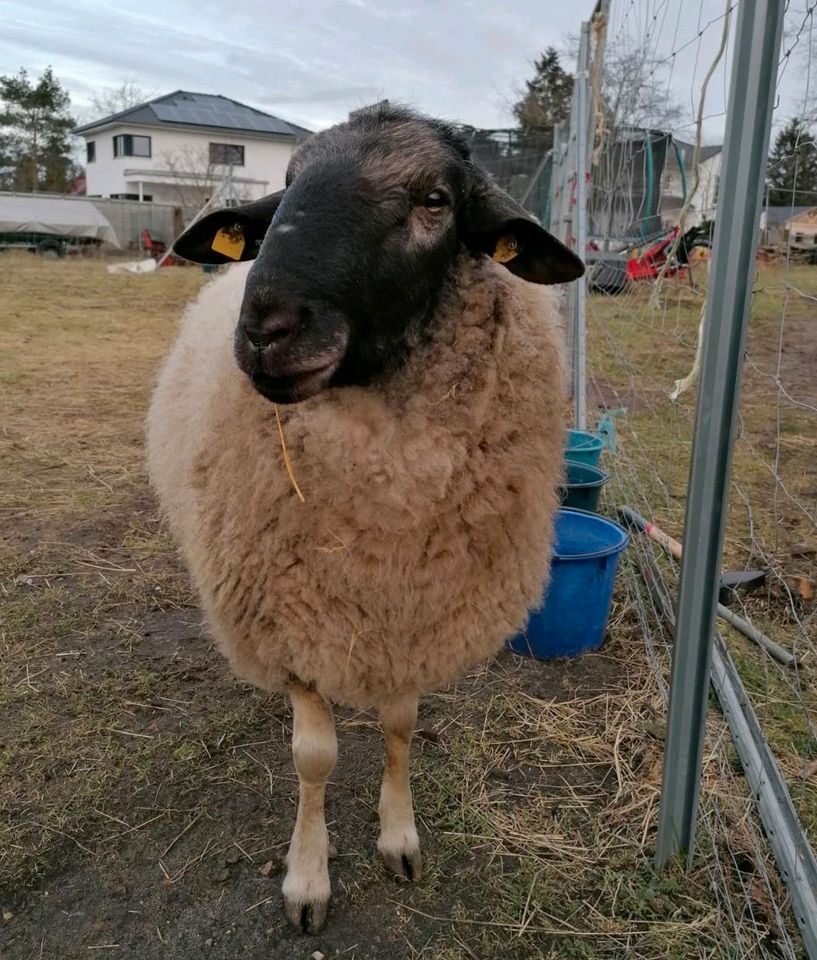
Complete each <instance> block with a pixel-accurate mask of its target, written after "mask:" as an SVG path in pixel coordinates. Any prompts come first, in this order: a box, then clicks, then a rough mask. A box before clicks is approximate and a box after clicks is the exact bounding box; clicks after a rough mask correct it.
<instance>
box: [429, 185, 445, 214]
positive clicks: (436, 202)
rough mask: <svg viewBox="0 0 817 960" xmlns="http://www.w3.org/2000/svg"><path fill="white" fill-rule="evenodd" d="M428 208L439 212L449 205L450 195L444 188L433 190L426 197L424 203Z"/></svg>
mask: <svg viewBox="0 0 817 960" xmlns="http://www.w3.org/2000/svg"><path fill="white" fill-rule="evenodd" d="M423 205H424V206H425V208H426V210H433V211H434V212H437V211H439V210H442V209H443V208H444V207H447V206H448V197H447V196H446V195H445V194H444V193H443V192H442V190H433V191H432V192H431V193H430V194H429V195H428V196H427V197H426V198H425V201H424V204H423Z"/></svg>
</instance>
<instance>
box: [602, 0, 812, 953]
mask: <svg viewBox="0 0 817 960" xmlns="http://www.w3.org/2000/svg"><path fill="white" fill-rule="evenodd" d="M815 6H816V5H815V4H812V3H808V4H806V3H802V4H800V5H799V6H797V5H796V4H794V3H792V4H790V6H789V9H788V10H787V30H786V40H785V42H784V52H783V54H782V56H781V61H780V69H779V74H780V78H781V79H782V78H783V77H785V76H786V75H787V73H791V72H792V71H793V70H794V69H797V70H798V71H799V75H800V76H801V77H802V80H803V82H802V83H801V84H799V89H798V90H797V92H796V96H793V95H792V92H791V89H792V87H791V84H788V85H784V84H782V83H781V80H779V88H778V94H779V96H778V103H777V111H776V115H775V129H774V130H773V133H772V139H773V140H774V137H775V132H776V131H777V130H778V129H779V128H780V127H782V126H783V124H784V123H785V122H786V121H787V120H788V119H789V118H790V117H792V116H795V117H798V118H802V119H803V121H804V122H803V124H802V126H801V129H802V130H803V131H807V130H808V128H809V122H808V121H809V119H810V118H811V119H812V120H813V117H814V113H813V104H814V87H815V82H817V77H815V71H814V63H813V59H814V56H815V53H816V52H817V47H816V45H815V42H814V40H815V25H814V23H813V20H814V13H815ZM736 7H737V3H735V2H722V3H717V2H714V0H713V2H708V0H698V2H697V3H696V4H682V3H681V0H613V2H612V3H611V4H610V6H609V10H608V11H607V22H606V24H605V35H606V38H605V39H604V47H605V48H604V69H603V71H602V72H601V74H600V76H599V77H598V78H596V80H595V83H596V84H597V86H598V89H597V90H595V91H592V93H593V95H594V96H597V98H598V99H599V101H600V102H601V103H602V104H603V105H604V117H603V120H604V122H603V124H600V125H598V126H597V129H596V141H595V147H594V164H593V169H592V177H591V193H590V199H589V234H590V236H589V249H588V251H587V259H588V263H589V289H590V291H591V295H590V297H589V298H588V303H587V326H588V331H587V350H588V357H587V370H588V411H589V416H590V422H591V428H592V425H593V422H594V420H593V418H594V417H596V418H598V417H600V416H601V415H602V414H603V413H605V412H607V411H609V410H612V409H621V410H623V411H626V412H625V413H623V414H622V415H621V416H620V417H619V418H617V421H616V423H617V427H618V449H617V451H616V453H615V455H614V456H610V455H609V454H608V459H607V464H608V466H609V469H610V472H611V474H612V478H611V483H610V485H609V487H608V488H607V490H606V493H605V509H606V512H607V513H608V514H613V513H614V512H615V510H616V508H617V507H618V506H620V505H627V506H629V507H631V508H633V509H635V510H636V511H638V513H640V514H642V515H643V516H644V517H646V518H647V519H648V520H650V521H653V522H655V523H657V524H658V525H659V526H660V527H661V528H663V529H664V530H666V531H667V532H668V533H669V534H671V535H672V536H674V537H676V538H677V539H679V540H680V539H682V535H683V522H684V509H685V500H686V487H687V480H688V474H689V465H690V454H691V445H692V434H693V421H694V415H695V405H694V401H695V392H696V390H695V381H696V377H695V370H696V353H697V345H698V337H699V325H700V322H701V318H702V316H703V307H704V304H705V302H706V297H707V292H708V269H707V268H708V262H709V252H710V245H711V236H712V222H713V221H714V219H715V217H716V216H717V192H718V186H719V171H720V156H721V152H720V139H719V136H720V131H721V130H722V124H723V116H724V113H725V104H726V99H727V98H726V88H727V83H728V77H729V63H730V57H731V51H730V46H729V39H730V33H729V31H730V27H731V25H732V23H733V21H734V11H735V8H736ZM591 82H592V80H591ZM804 142H805V140H804ZM799 155H800V154H799V153H797V152H795V154H794V156H793V158H792V159H793V161H794V162H795V163H796V159H797V157H798V156H799ZM796 191H797V183H796V170H795V181H794V182H793V183H792V185H791V197H790V202H787V203H786V204H785V209H779V207H780V205H778V209H776V208H775V207H774V206H773V205H771V204H769V203H768V201H767V203H766V210H765V216H764V219H763V233H762V240H763V244H764V245H763V247H762V249H761V255H760V256H759V257H758V264H757V273H756V276H755V278H754V286H753V306H752V319H751V324H750V329H749V339H748V345H747V350H746V355H745V364H744V369H743V375H742V402H741V408H740V417H739V424H738V430H737V434H736V437H735V452H734V466H733V472H732V484H731V495H730V503H729V514H728V521H727V537H726V545H725V551H724V557H723V567H724V569H725V570H730V571H731V570H740V571H746V570H761V571H765V572H766V578H765V582H763V583H761V584H760V585H759V586H758V587H757V589H755V590H754V591H753V592H750V593H749V592H747V593H744V592H735V591H731V592H729V594H728V595H726V596H725V599H728V603H729V606H730V607H731V609H732V610H733V611H734V612H736V613H738V614H740V615H741V616H742V617H744V618H745V619H746V620H748V621H750V622H751V623H752V624H753V625H754V626H755V627H757V628H759V629H760V630H761V631H762V632H763V633H765V634H766V635H768V637H770V638H771V639H772V640H773V641H775V642H776V643H778V644H780V645H781V646H782V647H784V648H785V649H787V650H788V651H790V652H791V653H792V654H793V655H794V657H795V662H794V664H793V666H784V665H782V664H781V663H779V662H777V661H776V660H775V659H774V658H773V657H772V656H770V654H769V653H767V652H766V651H765V650H764V649H763V648H761V647H759V646H758V645H756V644H755V643H753V642H752V641H750V640H749V639H747V638H746V637H744V636H743V635H742V634H740V633H738V632H737V631H735V630H734V629H733V628H731V627H730V626H728V625H727V624H726V623H725V622H723V621H721V620H719V621H718V627H719V630H720V631H721V633H722V636H723V638H724V640H725V642H726V645H727V648H728V649H729V651H730V653H731V655H732V657H733V659H734V661H735V663H736V665H737V667H738V671H739V673H740V676H741V679H742V681H743V684H744V686H745V687H746V689H747V691H748V693H749V696H750V699H751V702H752V704H753V706H754V709H755V711H756V713H757V715H758V717H759V719H760V721H761V724H762V727H763V732H764V735H765V736H766V738H767V739H768V742H769V744H770V746H771V749H772V751H773V753H774V756H775V758H776V760H777V761H778V763H779V764H780V766H781V768H782V770H783V772H784V774H785V776H786V781H787V785H788V788H789V791H790V793H791V796H792V799H793V802H794V805H795V808H796V810H797V813H798V815H799V818H800V820H801V822H802V824H803V827H804V830H805V833H806V836H807V837H808V838H809V840H810V842H811V844H812V845H813V846H814V845H817V600H815V597H816V596H817V253H815V252H814V251H817V246H815V238H817V213H816V212H812V213H811V214H810V215H809V214H808V213H807V212H806V213H802V212H798V211H799V208H798V207H796V205H795V202H794V201H795V194H796ZM815 203H817V197H815ZM798 216H799V217H800V219H799V220H798V219H797V217H798ZM672 396H674V397H675V399H671V397H672ZM677 575H678V566H677V564H676V562H675V560H673V559H671V558H669V557H667V556H666V555H665V554H664V553H663V552H662V551H661V549H660V548H659V547H657V546H656V545H655V544H654V543H653V542H652V541H651V540H648V539H647V538H645V537H644V536H642V535H638V534H634V535H633V539H632V545H631V548H630V551H629V555H628V557H627V559H626V560H625V562H624V568H623V575H622V578H621V582H622V584H623V587H622V589H623V592H624V597H623V600H624V603H625V606H626V608H627V610H628V611H629V615H630V616H631V617H632V618H634V620H635V621H636V622H637V623H638V625H639V628H640V633H641V634H642V635H643V637H644V643H645V648H646V652H647V655H648V657H649V659H650V661H651V663H652V664H653V667H654V677H655V684H656V688H657V690H658V691H659V692H660V694H661V696H662V697H663V699H664V701H666V699H667V696H668V677H669V665H670V658H671V647H672V629H671V625H670V622H669V621H670V619H671V615H672V610H671V598H672V597H674V595H675V593H676V590H677ZM645 577H646V579H647V580H650V578H652V582H653V589H652V590H650V589H648V587H647V585H646V583H645ZM653 826H654V825H653ZM698 859H699V861H700V862H701V866H702V869H704V870H705V871H706V872H707V873H708V875H709V877H710V882H711V889H712V895H713V901H714V902H715V904H716V906H717V910H718V923H717V927H718V928H719V929H720V931H721V936H722V941H723V951H722V954H719V955H723V956H730V957H731V956H736V957H737V956H740V957H758V958H761V957H763V958H766V957H785V958H789V957H792V958H793V957H799V956H803V953H802V950H803V947H802V943H801V941H800V938H799V935H798V933H797V929H796V925H795V923H794V921H793V918H792V916H791V911H790V909H789V903H788V897H787V893H786V888H785V886H784V884H783V883H782V881H781V878H780V875H779V873H778V870H777V868H776V865H775V863H774V861H773V859H772V857H771V854H770V851H769V848H768V844H767V841H766V838H765V837H764V835H763V830H762V828H761V826H760V823H759V820H758V818H757V816H756V811H755V801H754V799H753V798H752V797H751V796H750V794H749V792H748V791H747V788H746V785H745V781H744V779H743V776H742V773H741V769H740V765H739V763H738V762H737V759H736V755H735V752H734V748H733V746H732V743H731V739H730V736H729V733H728V729H727V728H726V725H725V722H724V721H723V719H722V718H721V716H720V714H719V712H718V711H717V710H711V711H710V720H709V727H708V739H707V745H706V760H705V769H704V787H703V792H702V800H701V823H700V829H699V840H698Z"/></svg>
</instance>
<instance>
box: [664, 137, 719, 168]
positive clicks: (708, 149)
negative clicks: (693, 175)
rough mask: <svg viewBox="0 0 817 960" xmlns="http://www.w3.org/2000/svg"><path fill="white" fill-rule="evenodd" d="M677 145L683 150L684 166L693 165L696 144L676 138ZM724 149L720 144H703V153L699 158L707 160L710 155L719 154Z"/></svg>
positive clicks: (702, 160)
mask: <svg viewBox="0 0 817 960" xmlns="http://www.w3.org/2000/svg"><path fill="white" fill-rule="evenodd" d="M673 139H674V138H673ZM675 146H676V147H678V149H679V150H681V151H683V154H684V166H686V167H691V166H692V158H693V157H694V156H695V144H694V143H687V142H686V141H684V140H675ZM722 150H723V147H722V146H720V145H717V146H716V145H712V146H704V145H703V144H701V153H700V158H699V159H700V162H701V163H703V162H704V161H705V160H709V159H710V157H714V156H717V154H719V153H720V152H721V151H722Z"/></svg>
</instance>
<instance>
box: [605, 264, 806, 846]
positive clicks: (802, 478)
mask: <svg viewBox="0 0 817 960" xmlns="http://www.w3.org/2000/svg"><path fill="white" fill-rule="evenodd" d="M793 289H796V290H799V291H802V293H803V294H805V295H806V296H803V295H798V294H796V293H794V292H793ZM815 295H817V271H815V270H814V269H813V268H812V267H807V266H801V267H791V268H790V269H789V270H788V271H786V270H785V269H784V268H782V267H763V268H761V269H760V272H759V274H758V278H757V283H756V290H755V295H754V298H753V304H752V317H751V324H750V328H749V337H748V344H747V349H746V359H745V365H744V374H743V383H742V393H741V406H740V418H739V430H738V437H737V441H736V444H735V450H734V462H733V466H732V478H733V483H732V488H731V496H730V507H729V513H728V517H727V527H726V543H725V550H724V566H725V567H726V568H734V569H743V568H749V567H761V568H765V569H769V570H770V577H769V584H768V587H767V589H766V590H765V591H761V592H760V593H758V594H755V595H753V596H751V597H749V598H746V599H745V600H743V601H740V600H739V601H738V602H737V604H736V609H737V611H738V612H741V613H743V614H744V615H745V616H747V617H748V618H749V619H751V620H752V621H753V622H754V623H755V624H756V625H757V626H758V627H759V628H760V629H761V630H763V631H764V632H766V633H767V634H768V635H769V636H770V637H772V638H773V639H774V640H776V641H777V642H778V643H780V644H781V645H782V646H784V647H786V648H788V649H790V650H792V651H794V652H795V653H796V654H797V655H798V656H799V657H800V666H799V669H798V670H797V671H796V672H795V671H791V670H786V669H785V668H779V667H778V666H777V665H776V664H775V663H774V662H773V661H771V660H769V659H768V658H767V657H766V656H765V655H764V654H763V653H762V652H761V651H760V650H759V649H758V648H757V647H755V646H754V645H753V644H752V643H751V642H750V641H748V640H746V639H745V638H743V637H742V636H741V635H740V634H738V633H736V632H735V631H733V630H731V629H730V630H727V633H726V635H727V638H728V641H729V645H730V647H731V649H732V651H733V653H734V655H735V658H736V661H737V664H738V667H739V670H740V673H741V676H742V678H743V680H744V682H745V684H746V686H747V688H748V689H749V691H750V693H751V694H752V700H753V703H754V704H755V707H756V709H757V712H758V714H759V716H760V718H761V721H762V723H763V730H764V733H765V734H766V736H767V737H768V739H769V742H770V744H771V746H772V748H773V750H774V753H775V755H776V757H777V759H778V760H779V762H780V763H781V765H782V767H783V769H784V772H785V773H786V775H787V779H788V782H789V784H790V785H791V786H792V791H793V794H794V795H795V801H796V803H797V806H798V811H799V813H800V816H801V819H802V820H803V823H804V825H805V827H806V829H807V831H808V832H809V834H810V835H811V838H812V841H813V842H814V841H815V840H817V778H815V777H814V775H813V774H812V775H811V776H807V777H806V778H805V779H804V778H803V776H802V773H803V771H804V770H805V769H807V767H808V764H809V762H810V760H811V759H813V757H814V755H815V753H816V752H817V739H815V729H817V692H815V691H817V648H815V639H817V638H816V636H815V625H816V620H817V607H815V604H814V602H813V601H812V600H809V599H808V596H807V593H806V595H804V596H801V595H800V590H801V586H800V585H801V583H802V581H806V583H807V584H808V583H810V584H812V585H813V584H815V583H817V440H815V424H817V385H816V384H815V380H814V376H813V370H814V369H815V366H814V365H815V362H816V361H817V325H815V323H814V300H813V298H814V296H815ZM809 297H811V298H812V299H809ZM702 302H703V296H702V293H701V292H700V291H698V292H696V291H692V290H690V289H689V288H688V287H686V286H682V285H680V284H675V285H674V284H672V283H670V284H669V285H668V286H667V288H665V291H664V297H663V303H662V304H661V306H660V308H659V309H653V308H652V307H651V305H650V303H649V288H643V287H641V288H635V289H632V290H631V291H629V292H628V293H627V294H626V295H624V296H623V297H621V298H605V297H594V298H592V299H591V306H590V311H589V315H590V316H589V324H590V329H589V334H588V343H589V344H590V351H591V353H590V358H589V361H588V364H589V367H590V369H591V371H592V374H593V380H594V387H593V390H594V396H595V398H596V400H597V402H598V404H599V406H600V407H601V406H606V405H616V404H615V402H614V401H615V400H616V398H619V399H621V400H622V401H623V403H624V405H625V406H627V407H628V408H629V409H628V414H627V416H626V417H624V418H622V419H620V420H619V421H618V422H619V425H620V435H621V437H620V439H621V447H622V450H621V454H620V457H619V462H618V463H617V465H616V467H615V468H614V474H615V476H614V482H613V489H612V491H611V497H610V500H608V502H610V503H612V502H613V499H617V500H618V501H619V502H621V501H624V500H628V499H629V500H630V501H631V502H632V503H633V505H634V506H636V508H637V509H639V510H641V512H646V513H647V514H648V515H649V516H650V517H651V518H652V519H654V520H655V521H656V522H657V523H658V524H659V525H661V526H662V527H664V528H665V529H666V530H667V531H668V532H670V533H671V534H673V535H674V536H676V537H678V538H680V537H681V531H682V529H683V522H684V511H685V507H686V484H687V477H688V472H689V461H690V455H691V449H692V431H693V417H694V403H695V398H696V391H695V389H694V388H693V389H691V390H690V391H688V393H686V394H684V395H683V396H682V397H681V399H680V400H679V401H678V402H677V403H673V402H672V401H671V400H669V398H668V393H669V391H670V390H671V388H672V386H673V382H674V381H675V380H676V379H678V378H680V377H681V376H683V375H684V374H685V373H686V372H687V370H688V369H689V368H690V366H691V364H692V358H693V356H694V352H695V342H696V336H697V326H698V322H699V318H700V310H701V304H702ZM801 549H802V553H800V552H799V551H800V550H801Z"/></svg>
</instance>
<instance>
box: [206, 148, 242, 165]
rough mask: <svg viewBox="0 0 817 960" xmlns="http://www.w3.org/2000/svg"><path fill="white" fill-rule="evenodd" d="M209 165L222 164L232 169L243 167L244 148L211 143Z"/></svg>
mask: <svg viewBox="0 0 817 960" xmlns="http://www.w3.org/2000/svg"><path fill="white" fill-rule="evenodd" d="M210 163H213V164H215V163H224V164H228V165H229V166H232V167H243V166H244V147H240V146H238V144H235V143H211V144H210Z"/></svg>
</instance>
